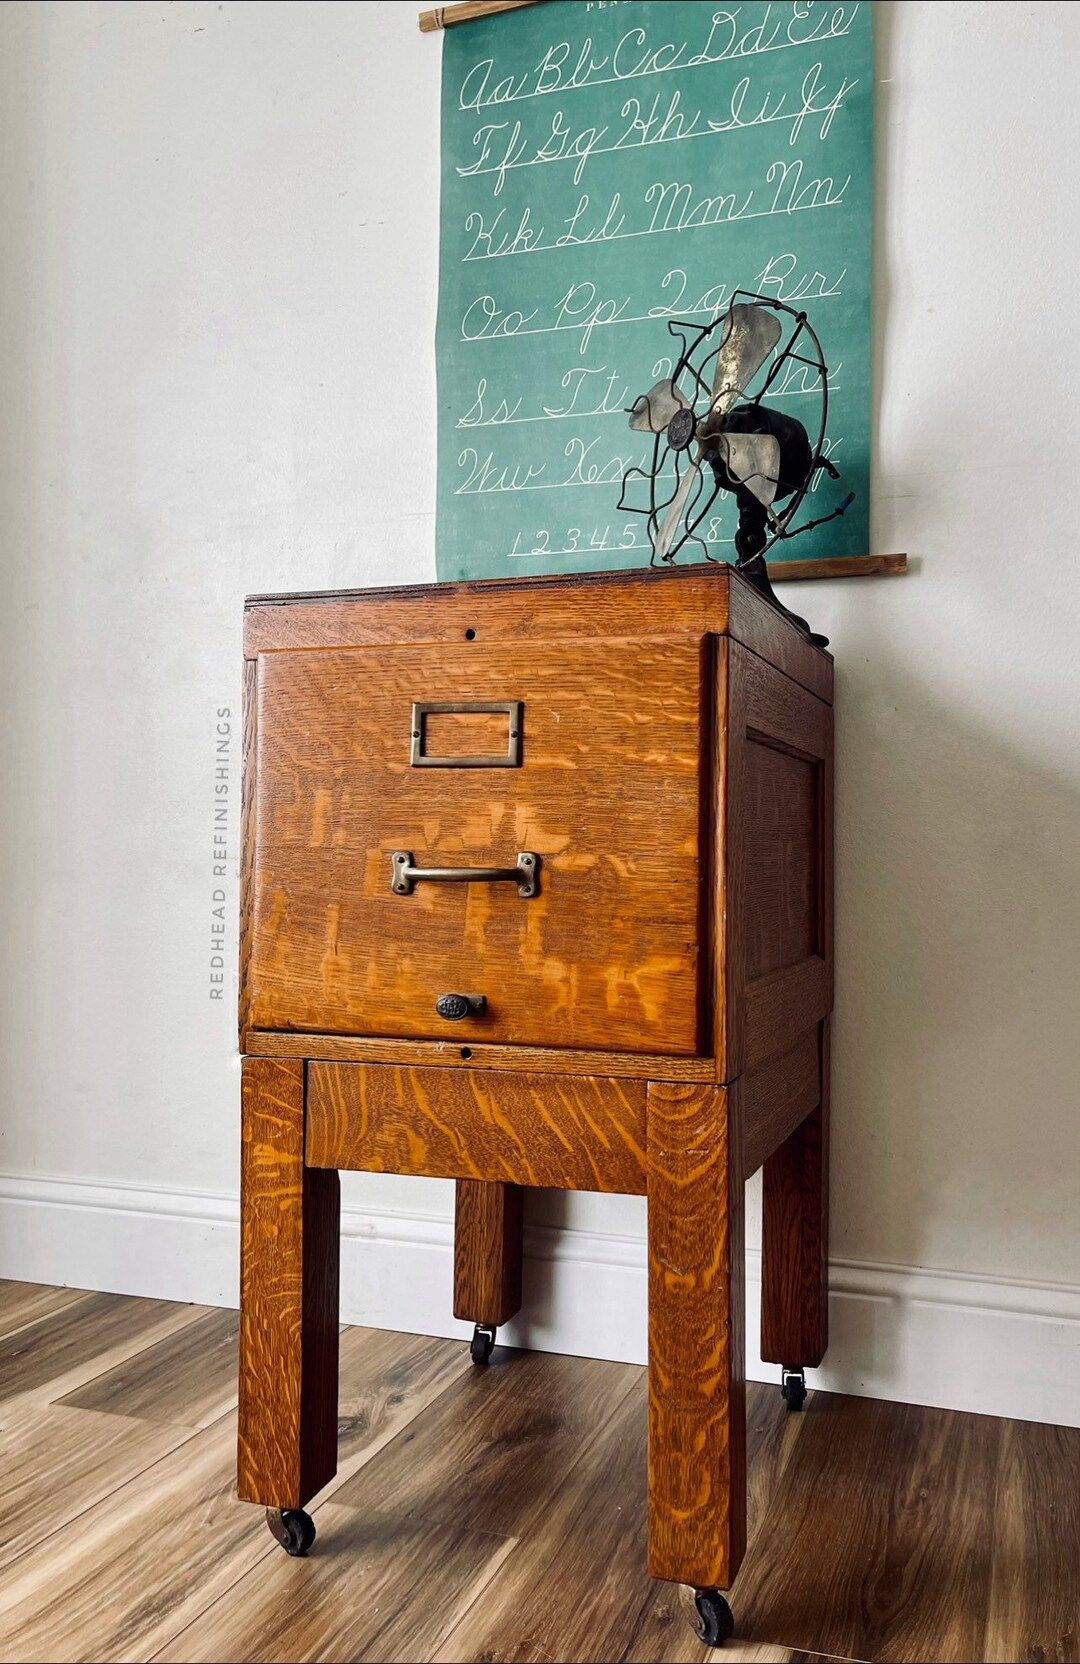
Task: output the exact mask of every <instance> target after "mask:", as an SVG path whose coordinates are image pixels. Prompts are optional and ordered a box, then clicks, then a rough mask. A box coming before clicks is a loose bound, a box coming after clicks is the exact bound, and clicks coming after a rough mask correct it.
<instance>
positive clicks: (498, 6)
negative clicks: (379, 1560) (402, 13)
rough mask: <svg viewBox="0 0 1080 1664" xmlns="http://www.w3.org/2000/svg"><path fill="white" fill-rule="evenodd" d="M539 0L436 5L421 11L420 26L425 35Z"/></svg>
mask: <svg viewBox="0 0 1080 1664" xmlns="http://www.w3.org/2000/svg"><path fill="white" fill-rule="evenodd" d="M537 4H538V0H460V4H458V5H456V6H434V7H433V8H432V10H431V11H427V12H421V13H420V28H421V31H422V32H423V33H424V34H425V35H430V34H431V33H432V32H433V31H434V30H435V29H452V28H453V26H454V24H455V23H472V21H473V20H474V18H477V17H491V16H492V14H493V13H494V12H516V11H517V9H518V7H519V6H535V5H537Z"/></svg>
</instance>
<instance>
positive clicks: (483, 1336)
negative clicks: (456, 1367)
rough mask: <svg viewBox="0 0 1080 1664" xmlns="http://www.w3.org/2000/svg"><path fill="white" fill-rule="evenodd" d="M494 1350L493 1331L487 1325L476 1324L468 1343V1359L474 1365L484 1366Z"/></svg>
mask: <svg viewBox="0 0 1080 1664" xmlns="http://www.w3.org/2000/svg"><path fill="white" fill-rule="evenodd" d="M494 1350H495V1330H494V1329H493V1328H492V1327H491V1326H490V1324H487V1323H478V1324H477V1325H476V1328H475V1329H474V1330H473V1337H472V1340H471V1341H470V1342H469V1357H470V1358H471V1359H472V1361H473V1363H474V1364H486V1363H488V1362H489V1361H490V1359H491V1354H492V1353H493V1352H494Z"/></svg>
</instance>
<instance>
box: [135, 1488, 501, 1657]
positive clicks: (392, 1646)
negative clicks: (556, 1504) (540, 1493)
mask: <svg viewBox="0 0 1080 1664" xmlns="http://www.w3.org/2000/svg"><path fill="white" fill-rule="evenodd" d="M318 1525H319V1544H318V1548H317V1551H316V1552H315V1553H313V1554H311V1555H310V1556H308V1558H307V1559H305V1560H292V1561H290V1560H288V1559H287V1558H286V1556H284V1555H282V1554H281V1553H280V1551H279V1552H278V1553H277V1554H275V1555H273V1556H272V1557H270V1558H267V1559H263V1560H262V1561H260V1563H259V1564H258V1566H256V1567H255V1569H254V1570H253V1571H251V1572H249V1573H248V1575H247V1576H246V1577H245V1578H244V1580H243V1582H242V1584H241V1585H240V1586H239V1588H237V1589H236V1590H235V1591H234V1592H231V1593H230V1596H229V1598H228V1599H227V1600H225V1601H220V1602H219V1603H218V1605H217V1607H216V1608H215V1609H214V1610H212V1611H211V1612H209V1613H208V1614H207V1615H206V1616H205V1617H203V1618H201V1619H200V1620H199V1621H198V1622H197V1623H193V1624H191V1625H190V1626H189V1628H188V1629H187V1630H186V1631H185V1632H184V1633H183V1634H182V1635H180V1636H178V1637H177V1639H176V1640H175V1641H173V1642H172V1643H171V1644H170V1645H169V1646H166V1647H165V1648H163V1649H162V1650H161V1651H160V1652H159V1653H157V1654H156V1655H155V1661H154V1664H165V1661H166V1660H174V1661H175V1664H201V1661H203V1660H205V1661H207V1664H231V1661H235V1664H251V1660H252V1657H253V1655H252V1651H251V1637H252V1634H253V1632H257V1633H258V1634H259V1637H260V1641H261V1647H262V1650H261V1652H260V1653H259V1654H258V1655H257V1656H258V1657H259V1658H261V1659H263V1660H266V1661H267V1664H270V1661H278V1660H292V1659H296V1658H300V1657H305V1658H310V1659H312V1660H318V1661H319V1664H352V1661H353V1660H368V1661H370V1664H409V1661H413V1660H420V1659H426V1658H429V1657H430V1656H431V1653H432V1652H433V1651H434V1649H435V1648H436V1647H438V1645H439V1644H440V1642H441V1640H442V1638H443V1636H444V1635H445V1634H446V1633H447V1631H448V1630H449V1629H450V1628H452V1627H453V1625H454V1624H455V1623H456V1622H457V1620H458V1618H459V1617H462V1616H463V1615H464V1614H465V1613H466V1612H468V1611H469V1610H471V1609H472V1608H473V1606H474V1605H475V1604H476V1602H477V1601H480V1600H482V1599H483V1597H484V1595H485V1593H486V1591H487V1590H488V1589H489V1588H490V1587H491V1585H492V1583H493V1582H495V1581H496V1580H497V1577H498V1574H499V1571H500V1568H501V1566H502V1564H503V1562H504V1561H505V1559H506V1556H507V1554H508V1553H509V1552H510V1549H511V1547H512V1545H511V1544H510V1543H509V1542H508V1541H507V1540H506V1539H504V1538H501V1537H497V1536H494V1535H492V1534H491V1533H489V1532H483V1531H458V1530H455V1529H454V1528H453V1527H452V1526H445V1525H440V1524H439V1523H438V1522H437V1521H435V1520H431V1519H425V1518H424V1517H423V1516H422V1515H413V1516H411V1517H408V1518H401V1517H399V1516H392V1517H390V1518H386V1517H385V1516H384V1517H381V1518H380V1517H378V1516H375V1517H373V1518H368V1517H367V1516H365V1515H364V1514H362V1513H358V1512H355V1511H354V1510H352V1509H345V1508H339V1507H338V1505H337V1503H336V1501H330V1502H326V1503H324V1504H323V1505H322V1506H321V1507H320V1509H319V1512H318Z"/></svg>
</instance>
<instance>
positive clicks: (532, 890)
mask: <svg viewBox="0 0 1080 1664" xmlns="http://www.w3.org/2000/svg"><path fill="white" fill-rule="evenodd" d="M539 865H540V857H539V856H538V855H534V854H533V852H532V850H531V849H522V850H519V851H518V858H517V865H516V866H513V867H414V866H413V858H412V852H411V850H408V849H395V851H394V853H393V854H392V855H391V857H390V888H391V889H392V890H393V892H394V894H395V895H398V896H407V895H410V894H411V893H412V887H413V885H414V884H419V883H420V882H421V881H423V882H425V883H432V884H516V885H517V887H518V895H519V896H523V897H524V898H525V900H526V901H527V900H528V899H529V897H530V896H534V895H535V894H536V873H537V868H538V867H539Z"/></svg>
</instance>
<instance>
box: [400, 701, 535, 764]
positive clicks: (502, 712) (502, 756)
mask: <svg viewBox="0 0 1080 1664" xmlns="http://www.w3.org/2000/svg"><path fill="white" fill-rule="evenodd" d="M521 711H522V701H521V700H520V699H481V700H452V699H451V700H447V699H428V700H415V701H414V702H413V708H412V735H411V741H412V751H411V754H410V756H409V763H410V765H411V766H412V767H413V768H517V767H518V766H519V764H520V762H521ZM474 712H477V713H480V714H483V715H489V716H505V718H506V750H505V752H502V751H496V752H491V753H488V754H486V755H480V756H475V757H440V756H437V755H434V754H432V753H431V752H429V751H426V750H425V749H424V747H425V744H426V737H425V732H424V719H425V717H427V716H429V715H440V716H442V715H449V716H468V715H471V714H473V713H474Z"/></svg>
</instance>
